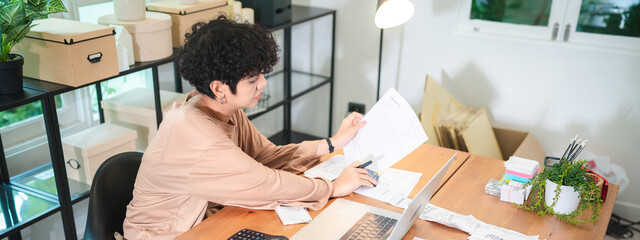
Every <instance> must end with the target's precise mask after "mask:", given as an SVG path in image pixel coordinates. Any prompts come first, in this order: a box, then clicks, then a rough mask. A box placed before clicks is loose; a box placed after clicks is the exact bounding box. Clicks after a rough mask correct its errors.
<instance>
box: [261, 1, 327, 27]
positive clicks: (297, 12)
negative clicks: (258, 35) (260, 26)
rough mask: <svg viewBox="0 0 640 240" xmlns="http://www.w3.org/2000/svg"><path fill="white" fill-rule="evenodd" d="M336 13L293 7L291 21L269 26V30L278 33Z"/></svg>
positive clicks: (322, 9) (320, 9)
mask: <svg viewBox="0 0 640 240" xmlns="http://www.w3.org/2000/svg"><path fill="white" fill-rule="evenodd" d="M335 12H336V10H332V9H326V8H317V7H306V6H298V5H291V21H290V22H286V23H283V24H280V25H276V26H269V29H271V31H276V30H280V29H283V28H288V27H291V26H293V25H296V24H299V23H303V22H306V21H310V20H313V19H316V18H319V17H324V16H327V15H330V14H335Z"/></svg>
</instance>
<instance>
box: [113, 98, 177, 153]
mask: <svg viewBox="0 0 640 240" xmlns="http://www.w3.org/2000/svg"><path fill="white" fill-rule="evenodd" d="M186 97H187V94H183V93H176V92H169V91H163V90H160V101H161V103H160V105H161V106H162V113H163V114H164V113H165V112H167V111H169V110H170V109H171V107H172V106H173V102H182V101H184V100H185V99H186ZM101 104H102V108H103V109H104V119H105V121H106V122H109V123H114V124H117V125H120V126H123V127H127V128H130V129H133V130H136V131H137V132H138V138H137V139H136V149H137V150H139V151H144V150H145V149H146V148H147V146H148V145H149V142H151V139H153V137H154V136H155V134H156V132H157V131H158V124H157V120H156V106H155V102H154V96H153V90H152V89H145V88H135V89H132V90H129V91H127V92H124V93H121V94H118V95H116V96H113V97H110V98H108V99H104V100H102V102H101Z"/></svg>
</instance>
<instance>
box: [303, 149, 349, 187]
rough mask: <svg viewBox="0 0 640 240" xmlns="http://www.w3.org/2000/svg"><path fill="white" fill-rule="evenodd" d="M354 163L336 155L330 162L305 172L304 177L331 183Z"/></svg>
mask: <svg viewBox="0 0 640 240" xmlns="http://www.w3.org/2000/svg"><path fill="white" fill-rule="evenodd" d="M352 162H353V161H351V162H349V161H347V159H346V158H345V157H344V155H335V156H333V157H331V158H329V160H327V161H324V162H322V163H320V164H318V165H316V166H315V167H313V168H311V169H309V170H307V171H305V172H304V175H305V176H307V177H310V178H315V177H322V178H326V179H329V180H330V181H332V180H334V179H336V178H338V176H340V173H342V170H344V168H345V167H346V166H348V165H349V164H351V163H352Z"/></svg>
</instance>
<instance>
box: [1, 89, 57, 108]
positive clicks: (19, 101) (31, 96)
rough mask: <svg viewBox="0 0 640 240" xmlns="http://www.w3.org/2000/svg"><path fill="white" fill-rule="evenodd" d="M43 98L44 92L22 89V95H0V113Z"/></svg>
mask: <svg viewBox="0 0 640 240" xmlns="http://www.w3.org/2000/svg"><path fill="white" fill-rule="evenodd" d="M45 96H46V92H43V91H38V90H34V89H30V88H23V92H22V94H13V95H0V111H4V110H8V109H12V108H15V107H19V106H22V105H25V104H28V103H31V102H35V101H38V100H42V99H43V98H44V97H45Z"/></svg>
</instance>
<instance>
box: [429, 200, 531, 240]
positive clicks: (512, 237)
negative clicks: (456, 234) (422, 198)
mask: <svg viewBox="0 0 640 240" xmlns="http://www.w3.org/2000/svg"><path fill="white" fill-rule="evenodd" d="M420 219H423V220H427V221H431V222H437V223H440V224H442V225H445V226H449V227H453V228H457V229H460V230H462V231H465V232H467V233H469V235H471V236H469V237H468V239H470V240H534V239H536V240H537V239H538V235H536V236H528V235H524V234H522V233H519V232H516V231H513V230H509V229H505V228H501V227H498V226H494V225H491V224H486V223H484V222H482V221H480V220H478V219H476V218H475V217H473V216H472V215H461V214H458V213H454V212H451V211H449V210H446V209H444V208H440V207H438V206H436V205H433V204H427V206H426V207H425V208H424V210H423V211H422V214H420Z"/></svg>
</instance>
